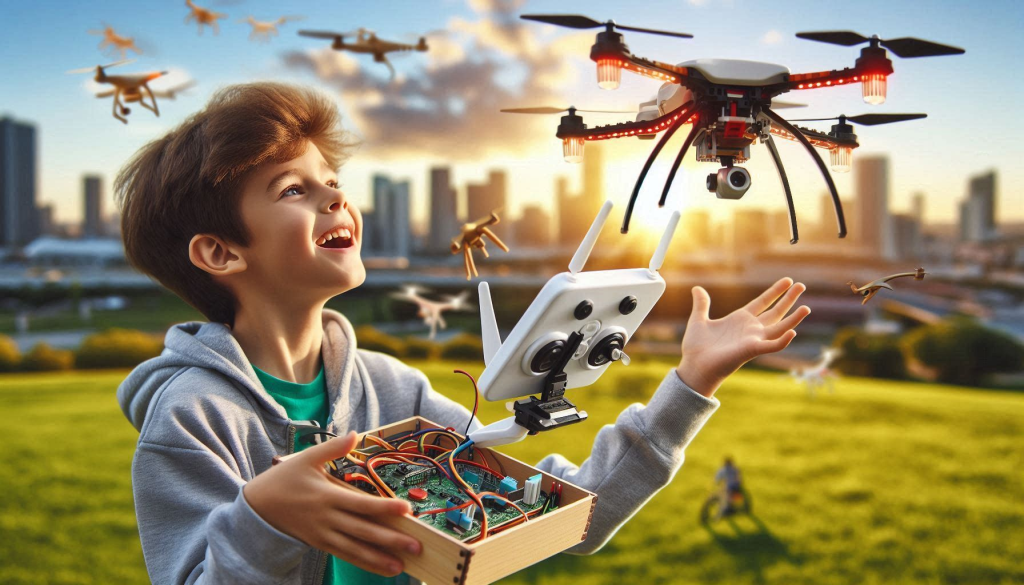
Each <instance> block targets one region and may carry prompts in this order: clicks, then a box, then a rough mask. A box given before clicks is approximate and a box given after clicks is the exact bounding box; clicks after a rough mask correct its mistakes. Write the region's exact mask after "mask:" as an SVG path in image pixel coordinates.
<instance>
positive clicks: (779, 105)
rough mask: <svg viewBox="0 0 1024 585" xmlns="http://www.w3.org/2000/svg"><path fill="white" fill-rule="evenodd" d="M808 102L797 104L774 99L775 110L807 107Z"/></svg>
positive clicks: (773, 107)
mask: <svg viewBox="0 0 1024 585" xmlns="http://www.w3.org/2000/svg"><path fill="white" fill-rule="evenodd" d="M806 107H807V104H797V103H794V102H780V101H778V100H772V109H773V110H785V109H787V108H806Z"/></svg>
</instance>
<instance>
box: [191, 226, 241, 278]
mask: <svg viewBox="0 0 1024 585" xmlns="http://www.w3.org/2000/svg"><path fill="white" fill-rule="evenodd" d="M188 258H189V260H191V261H192V264H195V265H196V266H197V267H198V268H199V269H201V270H203V271H205V272H208V273H210V274H212V275H214V276H227V275H229V274H237V273H239V272H244V271H245V269H246V268H247V267H248V265H247V264H246V262H245V258H242V256H241V255H239V254H238V253H237V249H236V248H235V246H232V245H230V244H228V243H227V242H226V241H224V240H222V239H221V238H219V237H217V236H214V235H210V234H196V235H195V236H192V241H190V242H189V243H188Z"/></svg>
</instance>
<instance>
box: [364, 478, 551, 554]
mask: <svg viewBox="0 0 1024 585" xmlns="http://www.w3.org/2000/svg"><path fill="white" fill-rule="evenodd" d="M455 468H456V469H457V470H458V472H459V474H460V475H461V476H463V477H464V478H465V477H466V476H467V472H468V474H469V476H470V477H472V475H474V474H475V475H476V476H477V477H478V478H479V480H480V481H479V482H478V484H477V485H476V486H474V487H475V488H476V489H475V491H478V492H481V491H494V492H496V491H498V485H499V479H498V477H496V476H495V475H493V474H491V473H489V472H487V471H484V470H481V469H478V468H474V467H471V466H468V465H460V464H458V463H456V465H455ZM376 472H377V475H378V476H379V477H380V479H381V481H383V482H384V483H385V484H387V486H388V487H390V488H391V489H392V491H394V492H395V495H396V496H397V497H398V498H400V499H403V500H406V501H408V502H409V503H411V504H412V507H413V515H415V516H417V517H419V519H420V520H421V521H422V522H424V523H426V524H429V525H431V526H433V527H434V528H436V529H437V530H440V531H441V532H444V533H445V534H447V535H449V536H451V537H453V538H456V539H459V540H472V539H473V538H475V537H476V536H477V535H479V534H480V529H481V522H480V512H479V511H477V512H476V515H475V516H474V518H472V523H471V525H470V526H469V527H468V528H465V529H464V528H461V527H459V526H456V525H455V524H453V523H452V522H450V521H449V520H448V519H447V516H446V514H445V513H444V512H440V513H434V514H422V515H421V513H422V512H425V511H429V510H445V509H447V508H450V507H452V504H451V503H450V500H455V501H457V502H459V503H464V502H466V501H471V500H470V498H468V497H467V496H466V494H465V493H463V491H462V490H461V489H459V488H458V487H457V486H456V484H455V482H454V481H452V480H450V479H448V478H447V477H445V476H444V475H442V474H441V473H439V472H438V471H437V468H435V467H418V466H414V465H407V464H385V465H380V466H378V467H377V468H376ZM417 473H419V474H421V475H419V476H416V475H415V474H417ZM410 475H413V478H412V479H410ZM351 485H354V486H355V487H358V488H359V489H362V490H366V489H367V486H366V485H365V484H362V483H361V482H354V483H352V484H351ZM417 488H419V489H422V490H423V491H425V492H426V498H424V499H422V500H420V501H416V500H415V499H414V498H412V497H410V495H409V491H410V490H413V489H417ZM370 489H371V490H372V488H370ZM371 493H375V492H372V491H371ZM522 493H523V490H522V489H519V490H516V491H514V492H512V493H511V494H509V495H508V498H509V500H510V501H511V502H513V503H514V504H515V505H517V506H519V507H520V508H522V509H523V511H524V512H526V513H527V514H530V513H532V512H534V511H535V510H541V509H543V508H544V507H545V505H546V504H547V501H548V497H549V494H548V493H547V492H544V491H541V492H540V495H539V497H538V498H537V501H536V502H534V503H533V505H530V504H527V503H525V502H524V501H523V499H522ZM516 496H518V498H516ZM483 502H484V513H486V514H487V530H488V532H490V531H492V530H494V529H496V528H498V527H500V526H502V525H504V524H507V523H509V522H513V521H515V520H517V519H519V518H521V517H522V514H520V513H519V511H518V510H516V509H515V508H514V507H512V506H507V505H504V504H503V503H499V501H498V500H496V499H493V498H485V499H484V500H483ZM556 508H557V506H556V505H552V506H548V508H547V510H546V512H550V511H552V510H555V509H556ZM546 512H545V513H546ZM534 516H536V515H534Z"/></svg>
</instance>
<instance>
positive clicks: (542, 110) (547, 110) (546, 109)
mask: <svg viewBox="0 0 1024 585" xmlns="http://www.w3.org/2000/svg"><path fill="white" fill-rule="evenodd" d="M501 111H502V112H504V113H506V114H561V113H562V112H568V111H573V112H588V113H592V114H635V113H636V110H581V109H579V108H574V107H572V106H569V107H568V108H553V107H550V106H539V107H536V108H505V109H504V110H501Z"/></svg>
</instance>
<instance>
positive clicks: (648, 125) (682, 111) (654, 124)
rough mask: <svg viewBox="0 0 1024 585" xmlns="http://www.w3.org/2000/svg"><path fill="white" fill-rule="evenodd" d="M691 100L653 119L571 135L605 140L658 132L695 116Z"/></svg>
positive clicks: (613, 125)
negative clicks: (690, 104)
mask: <svg viewBox="0 0 1024 585" xmlns="http://www.w3.org/2000/svg"><path fill="white" fill-rule="evenodd" d="M688 105H689V102H687V103H685V104H682V105H681V106H679V107H678V108H676V109H674V110H672V111H670V112H667V113H666V114H665V115H663V116H659V117H657V118H654V119H653V120H644V121H641V122H620V123H618V124H609V125H607V126H597V127H594V128H586V129H584V130H581V131H579V132H574V133H573V134H572V135H571V136H573V137H579V138H584V139H588V140H604V139H607V138H627V137H630V136H632V137H634V138H635V137H638V136H642V135H645V134H657V133H658V132H661V131H662V130H665V129H666V128H669V127H671V126H672V123H673V122H676V121H678V120H679V119H680V118H681V117H683V116H684V115H685V116H686V117H685V118H683V121H682V122H681V123H682V124H686V123H687V122H689V119H690V118H691V117H692V116H693V112H689V113H687V112H686V107H687V106H688ZM556 136H558V138H568V137H569V135H559V134H556Z"/></svg>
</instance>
